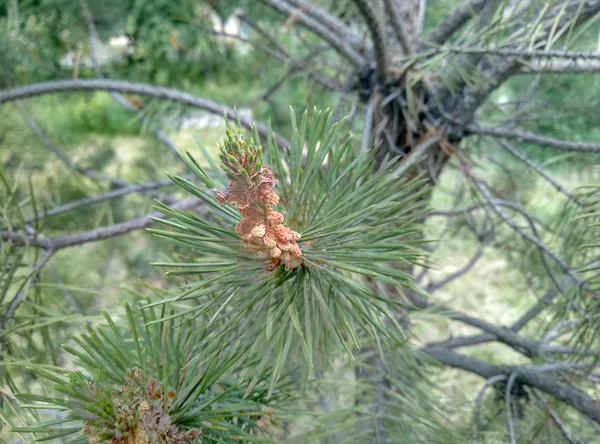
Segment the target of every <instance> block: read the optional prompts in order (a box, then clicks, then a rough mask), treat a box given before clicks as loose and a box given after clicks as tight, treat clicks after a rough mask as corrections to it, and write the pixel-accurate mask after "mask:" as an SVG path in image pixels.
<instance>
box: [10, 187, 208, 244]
mask: <svg viewBox="0 0 600 444" xmlns="http://www.w3.org/2000/svg"><path fill="white" fill-rule="evenodd" d="M200 205H201V201H200V200H198V199H197V198H192V199H186V200H183V201H180V202H179V203H177V204H175V205H172V206H171V207H172V208H176V209H179V210H189V209H192V208H197V207H198V206H200ZM151 217H156V218H164V217H165V216H164V215H163V214H162V213H159V212H152V213H150V214H148V215H146V216H140V217H136V218H133V219H129V220H126V221H124V222H119V223H116V224H113V225H108V226H105V227H98V228H94V229H92V230H88V231H83V232H81V233H76V234H68V235H64V236H56V237H44V236H41V235H37V236H30V235H27V234H25V233H22V232H15V231H7V230H3V231H0V239H2V240H5V241H9V242H12V243H14V244H16V245H31V246H34V247H37V248H41V249H44V250H46V251H57V250H60V249H63V248H67V247H72V246H75V245H82V244H87V243H90V242H97V241H100V240H104V239H109V238H112V237H116V236H121V235H123V234H127V233H130V232H132V231H135V230H141V229H143V228H147V227H149V226H150V225H152V224H153V223H154V221H153V220H152V219H151Z"/></svg>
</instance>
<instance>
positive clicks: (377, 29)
mask: <svg viewBox="0 0 600 444" xmlns="http://www.w3.org/2000/svg"><path fill="white" fill-rule="evenodd" d="M353 1H354V4H355V5H356V7H357V8H358V11H359V12H360V14H361V15H362V16H363V19H364V20H365V23H366V24H367V27H368V28H369V31H370V32H371V38H372V39H373V45H374V47H375V61H376V63H377V67H376V68H377V77H378V79H379V81H380V82H382V83H383V82H385V81H386V77H387V74H388V72H387V65H388V60H387V51H386V47H385V38H384V35H383V26H382V24H381V22H380V21H379V19H378V18H377V16H376V15H375V11H373V8H372V7H371V5H370V3H369V2H368V1H367V0H353Z"/></svg>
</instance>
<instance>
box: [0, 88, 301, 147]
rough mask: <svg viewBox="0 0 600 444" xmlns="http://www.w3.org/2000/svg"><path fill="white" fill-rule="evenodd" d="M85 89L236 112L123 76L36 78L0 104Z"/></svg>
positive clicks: (4, 95)
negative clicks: (46, 79)
mask: <svg viewBox="0 0 600 444" xmlns="http://www.w3.org/2000/svg"><path fill="white" fill-rule="evenodd" d="M85 90H90V91H93V90H100V91H109V92H121V93H128V94H139V95H142V96H149V97H156V98H159V99H165V100H170V101H173V102H178V103H183V104H185V105H188V106H191V107H194V108H199V109H203V110H205V111H208V112H211V113H213V114H217V115H220V116H223V115H225V116H227V118H229V119H231V120H233V121H236V119H237V117H236V112H235V110H234V109H232V108H229V107H227V106H224V105H222V104H220V103H217V102H213V101H212V100H208V99H205V98H203V97H198V96H195V95H193V94H190V93H187V92H184V91H180V90H177V89H173V88H166V87H163V86H155V85H149V84H147V83H136V82H127V81H124V80H104V79H89V80H56V81H51V82H40V83H34V84H32V85H27V86H22V87H17V88H13V89H7V90H1V91H0V104H2V103H8V102H12V101H15V100H19V99H22V98H26V97H35V96H40V95H44V94H53V93H59V92H66V91H85ZM239 120H240V123H241V124H242V125H243V126H244V127H246V128H252V127H253V125H254V124H255V125H256V129H257V131H258V133H259V134H260V135H261V136H262V137H264V138H267V135H268V133H269V130H268V127H267V125H265V124H263V123H255V122H253V121H252V120H251V119H249V118H247V117H244V116H239ZM274 136H275V139H276V141H277V143H278V145H279V147H282V148H287V147H289V145H290V143H289V141H288V140H287V139H286V138H284V137H283V136H281V135H279V134H276V133H274Z"/></svg>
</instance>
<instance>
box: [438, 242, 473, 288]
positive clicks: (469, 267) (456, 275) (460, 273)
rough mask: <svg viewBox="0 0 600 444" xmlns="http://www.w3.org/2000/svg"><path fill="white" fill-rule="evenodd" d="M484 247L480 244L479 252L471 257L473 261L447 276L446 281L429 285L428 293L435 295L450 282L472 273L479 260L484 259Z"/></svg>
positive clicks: (470, 260)
mask: <svg viewBox="0 0 600 444" xmlns="http://www.w3.org/2000/svg"><path fill="white" fill-rule="evenodd" d="M483 246H484V243H480V244H479V248H478V249H477V252H476V253H475V254H474V255H473V257H471V259H469V261H468V262H467V263H466V264H465V265H463V266H462V267H460V268H459V269H458V270H456V271H455V272H453V273H451V274H449V275H448V276H446V277H445V278H444V279H442V280H441V281H439V282H432V283H430V284H429V285H427V288H426V290H427V292H428V293H434V292H436V291H438V290H439V289H440V288H442V287H444V286H446V285H448V284H449V283H450V282H452V281H454V280H455V279H458V278H460V277H461V276H463V275H465V274H467V273H468V272H469V271H471V270H472V269H473V267H474V266H475V265H476V264H477V262H478V261H479V259H481V258H482V257H483V252H484V250H483Z"/></svg>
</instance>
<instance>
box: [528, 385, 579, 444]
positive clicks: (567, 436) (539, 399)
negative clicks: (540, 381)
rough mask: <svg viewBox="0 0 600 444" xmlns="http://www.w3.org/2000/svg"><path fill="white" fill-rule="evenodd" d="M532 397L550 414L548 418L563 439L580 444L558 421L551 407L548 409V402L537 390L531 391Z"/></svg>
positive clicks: (559, 420) (558, 418)
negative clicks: (556, 427)
mask: <svg viewBox="0 0 600 444" xmlns="http://www.w3.org/2000/svg"><path fill="white" fill-rule="evenodd" d="M533 396H535V399H536V401H537V402H538V403H539V404H540V405H541V407H542V408H543V409H544V411H547V412H548V413H549V414H550V417H551V418H552V420H553V421H554V423H555V424H556V425H557V426H558V428H559V429H560V431H561V433H562V434H563V436H564V437H565V439H566V440H567V441H569V442H570V443H571V444H582V442H581V441H580V440H578V439H577V438H575V437H574V436H573V435H572V434H571V433H570V432H569V430H568V429H567V426H566V425H565V423H564V422H563V421H562V420H561V419H560V417H559V416H558V414H557V413H556V412H555V411H554V410H553V409H552V407H550V405H549V404H548V402H547V401H546V400H545V399H544V398H543V397H542V396H541V395H540V394H539V393H538V392H537V390H533Z"/></svg>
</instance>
